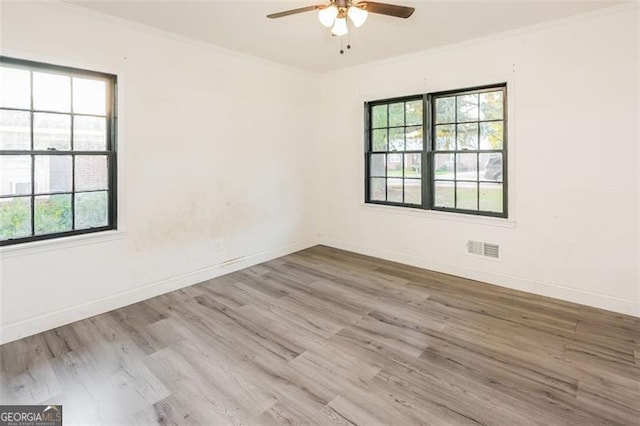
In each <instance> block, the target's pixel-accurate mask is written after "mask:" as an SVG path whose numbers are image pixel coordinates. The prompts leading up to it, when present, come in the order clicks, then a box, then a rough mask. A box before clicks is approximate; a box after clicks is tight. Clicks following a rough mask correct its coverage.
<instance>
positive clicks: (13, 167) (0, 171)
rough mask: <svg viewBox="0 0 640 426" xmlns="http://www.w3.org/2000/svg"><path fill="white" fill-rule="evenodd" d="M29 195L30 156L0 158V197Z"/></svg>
mask: <svg viewBox="0 0 640 426" xmlns="http://www.w3.org/2000/svg"><path fill="white" fill-rule="evenodd" d="M22 194H31V156H30V155H3V156H0V195H22Z"/></svg>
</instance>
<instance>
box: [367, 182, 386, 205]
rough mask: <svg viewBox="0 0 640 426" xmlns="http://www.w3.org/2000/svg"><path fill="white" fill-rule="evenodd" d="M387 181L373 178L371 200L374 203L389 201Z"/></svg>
mask: <svg viewBox="0 0 640 426" xmlns="http://www.w3.org/2000/svg"><path fill="white" fill-rule="evenodd" d="M386 185H387V184H386V179H384V178H373V179H371V184H370V185H369V198H371V199H372V200H374V201H385V200H386V199H387V186H386Z"/></svg>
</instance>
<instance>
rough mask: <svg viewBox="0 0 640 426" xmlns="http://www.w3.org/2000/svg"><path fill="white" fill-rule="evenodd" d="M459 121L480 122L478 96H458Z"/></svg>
mask: <svg viewBox="0 0 640 426" xmlns="http://www.w3.org/2000/svg"><path fill="white" fill-rule="evenodd" d="M456 100H457V112H458V116H457V119H458V120H457V121H458V123H463V122H465V121H478V95H477V94H473V95H463V96H457V97H456Z"/></svg>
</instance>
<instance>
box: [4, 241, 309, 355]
mask: <svg viewBox="0 0 640 426" xmlns="http://www.w3.org/2000/svg"><path fill="white" fill-rule="evenodd" d="M316 244H318V239H317V237H309V238H306V239H304V240H300V241H297V242H294V243H291V244H287V245H284V246H281V247H278V248H274V249H271V250H267V251H263V252H260V253H253V254H250V255H247V256H243V257H240V258H236V259H233V260H230V261H226V262H222V263H219V264H216V265H211V266H207V267H204V268H200V269H198V270H195V271H192V272H188V273H186V274H181V275H177V276H174V277H169V278H166V279H163V280H161V281H156V282H154V283H151V284H148V285H145V286H142V287H137V288H134V289H131V290H128V291H125V292H122V293H118V294H115V295H112V296H108V297H104V298H101V299H97V300H93V301H91V302H87V303H84V304H81V305H77V306H72V307H69V308H65V309H61V310H57V311H53V312H49V313H46V314H44V315H40V316H37V317H34V318H29V319H26V320H22V321H17V322H14V323H10V324H3V325H2V327H0V344H4V343H8V342H11V341H13V340H18V339H21V338H23V337H26V336H31V335H33V334H37V333H40V332H43V331H47V330H51V329H53V328H56V327H60V326H63V325H65V324H69V323H72V322H74V321H79V320H82V319H85V318H89V317H92V316H95V315H99V314H102V313H104V312H109V311H112V310H114V309H118V308H121V307H124V306H128V305H131V304H132V303H137V302H140V301H143V300H146V299H149V298H152V297H155V296H159V295H161V294H164V293H168V292H171V291H174V290H178V289H181V288H183V287H188V286H190V285H194V284H197V283H200V282H202V281H206V280H210V279H212V278H216V277H219V276H221V275H226V274H229V273H231V272H235V271H239V270H240V269H244V268H248V267H250V266H253V265H257V264H258V263H262V262H266V261H269V260H272V259H275V258H278V257H281V256H285V255H287V254H290V253H294V252H296V251H300V250H304V249H306V248H309V247H313V246H314V245H316Z"/></svg>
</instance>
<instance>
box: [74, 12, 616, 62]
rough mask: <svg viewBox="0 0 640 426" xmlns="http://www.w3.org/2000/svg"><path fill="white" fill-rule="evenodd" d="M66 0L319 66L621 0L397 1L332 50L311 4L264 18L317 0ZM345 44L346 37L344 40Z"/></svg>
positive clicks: (410, 48)
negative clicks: (404, 10)
mask: <svg viewBox="0 0 640 426" xmlns="http://www.w3.org/2000/svg"><path fill="white" fill-rule="evenodd" d="M70 2H71V3H74V4H77V5H79V6H82V7H86V8H89V9H93V10H94V11H99V12H104V13H107V14H110V15H114V16H117V17H119V18H124V19H127V20H131V21H135V22H138V23H142V24H146V25H150V26H153V27H156V28H160V29H162V30H166V31H170V32H173V33H177V34H180V35H182V36H187V37H190V38H193V39H197V40H200V41H204V42H206V43H210V44H213V45H217V46H222V47H225V48H228V49H233V50H238V51H241V52H244V53H247V54H250V55H254V56H258V57H262V58H265V59H268V60H271V61H275V62H279V63H283V64H287V65H291V66H294V67H297V68H302V69H305V70H308V71H313V72H326V71H331V70H336V69H340V68H345V67H349V66H353V65H358V64H362V63H366V62H370V61H375V60H379V59H385V58H389V57H393V56H398V55H403V54H407V53H411V52H415V51H420V50H424V49H429V48H434V47H438V46H443V45H446V44H450V43H455V42H460V41H463V40H468V39H472V38H475V37H480V36H486V35H489V34H494V33H498V32H502V31H506V30H511V29H515V28H519V27H523V26H528V25H533V24H537V23H541V22H544V21H548V20H551V19H557V18H562V17H566V16H570V15H573V14H577V13H582V12H587V11H590V10H594V9H598V8H602V7H608V6H612V5H614V4H617V3H622V1H614V0H605V1H590V0H573V1H553V0H551V1H537V2H532V1H525V0H508V1H501V2H500V1H484V0H476V1H471V2H469V1H457V0H449V1H422V2H415V1H404V0H385V2H390V3H395V4H401V5H405V6H413V7H415V8H416V11H415V13H414V14H413V16H411V17H410V18H409V19H406V20H404V19H398V18H391V17H388V16H383V15H374V14H370V16H369V19H368V21H367V22H366V23H365V24H364V26H363V27H361V28H358V29H353V30H352V31H351V34H350V43H351V45H352V49H351V50H348V51H346V53H345V54H344V55H340V54H339V50H340V43H341V41H340V39H339V38H332V37H331V36H330V35H329V30H328V29H327V28H325V27H323V26H321V25H320V23H319V22H318V19H317V16H316V13H315V12H307V13H304V14H299V15H293V16H288V17H284V18H280V19H275V20H272V19H267V18H266V17H265V15H267V14H269V13H273V12H279V11H282V10H287V9H292V8H296V7H303V6H309V5H313V4H318V3H320V4H322V3H323V1H317V0H309V1H284V2H283V1H279V2H276V1H269V0H263V1H233V2H229V1H214V0H200V1H167V0H164V1H148V0H137V1H116V0H109V1H101V0H98V1H95V0H91V1H87V0H83V1H79V0H71V1H70ZM345 44H346V43H345Z"/></svg>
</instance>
